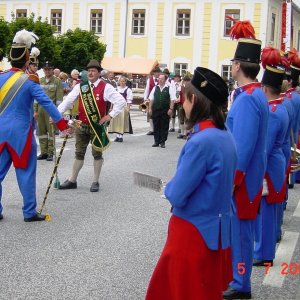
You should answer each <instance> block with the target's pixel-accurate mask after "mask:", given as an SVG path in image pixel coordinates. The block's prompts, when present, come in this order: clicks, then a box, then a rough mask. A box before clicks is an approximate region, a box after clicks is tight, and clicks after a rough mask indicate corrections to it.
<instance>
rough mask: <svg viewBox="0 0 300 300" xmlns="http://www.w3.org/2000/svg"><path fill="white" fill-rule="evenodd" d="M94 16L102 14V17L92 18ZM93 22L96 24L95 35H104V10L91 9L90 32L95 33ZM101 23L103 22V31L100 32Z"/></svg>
mask: <svg viewBox="0 0 300 300" xmlns="http://www.w3.org/2000/svg"><path fill="white" fill-rule="evenodd" d="M92 14H96V15H98V14H101V16H96V17H92ZM92 21H95V22H96V25H95V31H94V32H95V34H97V35H102V34H103V9H100V8H99V9H96V8H91V9H90V30H91V31H93V29H92ZM99 22H101V24H100V27H101V31H100V32H99V31H98V28H99Z"/></svg>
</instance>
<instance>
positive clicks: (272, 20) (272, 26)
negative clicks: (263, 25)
mask: <svg viewBox="0 0 300 300" xmlns="http://www.w3.org/2000/svg"><path fill="white" fill-rule="evenodd" d="M275 24H276V15H275V14H272V19H271V38H270V40H271V42H274V38H275Z"/></svg>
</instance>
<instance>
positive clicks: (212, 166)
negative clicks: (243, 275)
mask: <svg viewBox="0 0 300 300" xmlns="http://www.w3.org/2000/svg"><path fill="white" fill-rule="evenodd" d="M227 97H228V88H227V85H226V83H225V82H224V81H223V79H222V78H221V77H220V76H219V75H217V74H216V73H214V72H212V71H210V70H208V69H205V68H200V67H198V68H197V69H196V70H195V72H194V76H193V79H192V81H191V83H190V84H188V85H187V86H186V88H185V99H186V100H185V103H184V105H183V108H184V110H185V113H186V116H187V118H188V122H187V129H189V130H191V134H190V136H189V138H188V141H187V143H186V144H185V146H184V147H183V149H182V151H181V154H180V157H179V160H178V165H177V170H176V173H175V175H174V177H173V178H172V179H171V181H170V182H169V183H168V184H167V186H166V189H165V195H166V198H167V199H168V201H169V202H170V204H171V205H172V217H171V219H170V223H169V230H168V238H167V241H166V245H165V247H164V249H163V252H162V254H161V257H160V259H159V261H158V263H157V266H156V268H155V270H154V273H153V275H152V278H151V281H150V284H149V288H148V291H147V296H146V299H147V300H149V299H155V300H159V299H164V300H166V299H189V300H193V299H197V300H199V299H203V300H204V299H210V300H217V299H222V290H223V289H225V288H226V287H227V284H228V282H229V281H230V280H231V279H232V270H231V259H230V258H231V257H230V201H231V195H232V189H233V178H234V171H235V168H236V160H237V158H236V148H235V144H234V141H233V138H232V136H231V134H230V132H228V131H227V130H226V128H225V124H224V118H223V115H222V111H221V108H222V105H224V103H225V102H226V101H227Z"/></svg>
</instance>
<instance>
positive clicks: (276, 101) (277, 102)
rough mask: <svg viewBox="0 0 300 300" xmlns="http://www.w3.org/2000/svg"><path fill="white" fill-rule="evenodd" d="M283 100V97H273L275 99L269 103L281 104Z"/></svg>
mask: <svg viewBox="0 0 300 300" xmlns="http://www.w3.org/2000/svg"><path fill="white" fill-rule="evenodd" d="M282 102H283V99H282V98H277V99H273V100H270V101H268V104H269V105H272V104H281V103H282Z"/></svg>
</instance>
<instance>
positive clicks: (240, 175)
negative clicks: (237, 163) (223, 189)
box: [234, 170, 246, 186]
mask: <svg viewBox="0 0 300 300" xmlns="http://www.w3.org/2000/svg"><path fill="white" fill-rule="evenodd" d="M245 175H246V173H245V172H242V171H241V170H236V171H235V176H234V185H235V186H240V185H241V184H242V182H243V180H244V177H245Z"/></svg>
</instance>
